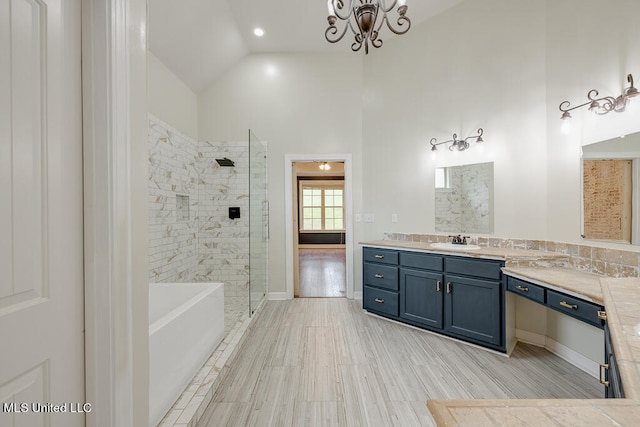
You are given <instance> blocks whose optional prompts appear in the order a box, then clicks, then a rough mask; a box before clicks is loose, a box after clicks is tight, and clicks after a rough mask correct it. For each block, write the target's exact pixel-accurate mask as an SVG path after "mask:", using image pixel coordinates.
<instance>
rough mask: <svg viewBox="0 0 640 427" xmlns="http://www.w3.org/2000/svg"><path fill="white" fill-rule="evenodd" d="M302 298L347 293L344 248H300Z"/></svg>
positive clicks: (300, 293) (342, 295) (339, 295)
mask: <svg viewBox="0 0 640 427" xmlns="http://www.w3.org/2000/svg"><path fill="white" fill-rule="evenodd" d="M298 259H299V261H298V262H299V271H300V291H299V296H300V298H311V297H344V296H346V295H347V285H346V276H345V274H346V273H345V262H346V260H345V251H344V249H299V250H298Z"/></svg>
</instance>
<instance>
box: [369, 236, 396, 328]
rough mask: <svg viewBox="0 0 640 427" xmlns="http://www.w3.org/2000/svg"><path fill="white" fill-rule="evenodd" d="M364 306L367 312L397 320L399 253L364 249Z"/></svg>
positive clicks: (387, 250)
mask: <svg viewBox="0 0 640 427" xmlns="http://www.w3.org/2000/svg"><path fill="white" fill-rule="evenodd" d="M362 259H363V266H362V269H363V272H362V276H363V287H362V305H363V307H364V309H365V310H367V311H371V312H372V313H377V314H380V315H383V316H386V317H392V318H397V317H398V310H399V301H398V289H399V286H398V251H395V250H389V249H377V248H364V249H363V250H362Z"/></svg>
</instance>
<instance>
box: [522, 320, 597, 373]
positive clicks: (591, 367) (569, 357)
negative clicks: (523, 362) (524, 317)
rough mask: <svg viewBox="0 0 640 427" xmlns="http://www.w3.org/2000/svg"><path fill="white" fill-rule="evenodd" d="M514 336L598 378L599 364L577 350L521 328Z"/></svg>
mask: <svg viewBox="0 0 640 427" xmlns="http://www.w3.org/2000/svg"><path fill="white" fill-rule="evenodd" d="M516 338H517V340H518V341H519V342H523V343H526V344H531V345H535V346H537V347H543V348H544V349H546V350H548V351H549V352H551V353H553V354H555V355H556V356H558V357H559V358H561V359H564V360H566V361H567V362H569V363H571V364H572V365H573V366H575V367H577V368H578V369H580V370H582V371H584V372H585V373H587V374H589V375H591V376H592V377H594V378H598V376H599V374H600V372H599V369H600V364H598V363H597V362H594V361H593V360H591V359H589V358H588V357H585V356H584V355H582V354H580V353H578V352H577V351H575V350H573V349H571V348H569V347H567V346H565V345H563V344H560V343H559V342H557V341H555V340H553V339H551V338H549V337H547V336H546V335H542V334H536V333H533V332H528V331H524V330H522V329H516Z"/></svg>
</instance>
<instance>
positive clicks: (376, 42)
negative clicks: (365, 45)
mask: <svg viewBox="0 0 640 427" xmlns="http://www.w3.org/2000/svg"><path fill="white" fill-rule="evenodd" d="M371 44H372V45H373V47H375V48H378V47H381V46H382V39H379V38H378V32H377V31H374V32H373V33H372V34H371Z"/></svg>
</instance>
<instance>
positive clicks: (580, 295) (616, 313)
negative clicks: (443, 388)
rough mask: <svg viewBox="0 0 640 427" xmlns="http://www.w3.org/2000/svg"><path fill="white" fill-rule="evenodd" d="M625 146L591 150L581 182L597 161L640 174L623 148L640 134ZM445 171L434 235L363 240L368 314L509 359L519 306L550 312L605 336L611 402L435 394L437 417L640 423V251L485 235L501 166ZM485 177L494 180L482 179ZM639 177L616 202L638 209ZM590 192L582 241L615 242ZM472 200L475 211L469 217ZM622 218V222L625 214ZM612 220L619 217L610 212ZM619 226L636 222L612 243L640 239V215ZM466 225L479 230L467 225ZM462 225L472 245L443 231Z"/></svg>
mask: <svg viewBox="0 0 640 427" xmlns="http://www.w3.org/2000/svg"><path fill="white" fill-rule="evenodd" d="M633 138H635V139H633ZM630 141H635V142H630ZM618 142H619V141H617V140H612V141H605V142H603V143H599V144H594V145H593V146H586V147H584V156H583V157H584V162H585V163H584V169H583V171H584V184H583V187H590V186H592V185H593V183H592V182H591V181H589V180H588V177H587V174H588V171H587V169H588V168H590V167H591V166H587V161H589V162H592V161H593V160H596V159H600V158H602V159H611V158H612V157H614V158H620V159H629V161H630V163H632V164H633V168H632V170H633V173H634V174H636V175H637V174H638V173H639V172H638V169H639V167H638V165H637V162H638V158H639V157H640V154H639V153H636V152H633V151H631V152H629V150H628V149H627V150H626V152H625V147H627V148H628V147H630V146H632V147H640V134H635V135H632V136H627V138H626V141H625V143H624V144H619V143H618ZM629 144H631V145H629ZM456 168H464V169H465V170H464V171H462V170H461V169H456ZM443 169H445V170H443V171H436V174H437V175H438V174H440V176H437V177H436V200H435V211H436V221H435V224H436V233H437V234H434V235H403V234H390V235H386V236H385V239H384V240H376V241H368V242H362V243H361V244H362V246H363V307H364V309H365V310H367V311H368V312H370V313H372V314H375V315H379V316H383V317H385V318H388V319H392V320H394V321H398V322H402V323H406V324H408V325H411V326H415V327H419V328H423V329H426V330H429V331H431V332H435V333H438V334H442V335H445V336H448V337H451V338H455V339H458V340H462V341H465V342H468V343H471V344H473V345H477V346H481V347H484V348H487V349H490V350H492V351H497V352H500V353H506V354H509V353H510V352H511V350H512V349H513V348H514V347H515V344H516V341H517V337H516V317H517V313H516V307H517V306H518V305H520V304H523V305H525V304H529V306H531V305H532V304H533V305H539V306H543V307H546V308H547V309H550V310H553V311H554V312H558V313H562V314H563V315H565V316H569V317H571V318H573V319H576V320H578V321H580V322H581V323H583V324H585V325H589V326H590V327H592V328H596V329H594V331H596V330H601V331H602V333H600V334H598V333H597V332H596V333H595V334H593V335H592V334H589V336H595V337H602V338H599V339H602V340H603V341H604V345H603V349H604V351H603V353H604V354H603V355H602V359H601V361H600V369H599V377H600V382H601V383H602V384H603V386H604V390H605V392H604V394H603V399H526V400H518V399H515V400H430V401H428V402H427V406H428V408H429V410H430V411H431V413H432V415H433V417H434V419H435V420H436V422H437V424H438V425H473V426H482V425H487V426H493V425H516V424H518V423H524V424H529V425H551V424H554V423H555V421H554V420H557V419H562V420H565V421H566V422H568V423H570V424H571V425H581V426H584V425H588V426H591V425H593V426H596V425H597V426H600V425H611V424H612V423H616V422H617V423H619V425H634V424H636V423H637V420H638V419H639V418H640V278H639V277H638V268H639V263H640V261H639V257H640V252H637V250H636V249H637V248H633V247H630V248H629V249H632V250H616V249H605V248H600V247H596V246H591V245H578V244H575V245H571V244H564V243H556V242H544V241H542V242H541V241H522V240H518V241H513V240H509V239H495V238H491V237H482V235H486V234H491V233H492V232H493V212H492V209H493V207H492V206H493V194H492V193H493V168H492V165H491V167H489V166H487V164H479V165H466V166H464V167H453V168H443ZM447 169H449V170H447ZM465 176H466V177H469V176H472V177H473V179H468V180H467V181H469V182H470V184H471V182H472V183H473V185H474V188H473V189H472V190H468V189H465V188H464V187H465V185H464V183H463V184H462V187H456V186H459V185H460V184H459V183H456V180H458V181H459V178H460V177H465ZM479 177H484V178H486V181H483V183H482V184H481V185H478V182H479V181H480V180H479ZM463 180H464V179H463ZM630 182H635V183H636V184H634V186H633V188H628V191H629V200H628V201H623V202H621V203H619V205H622V206H621V210H622V211H624V210H625V209H627V208H626V207H625V204H626V203H632V206H633V209H632V210H633V212H638V211H640V209H638V206H639V203H640V202H639V201H638V199H639V197H638V188H636V187H637V182H640V180H638V179H637V177H636V179H634V180H631V181H630ZM606 185H607V186H610V185H612V184H611V183H607V184H606ZM587 190H588V191H592V192H595V193H598V192H599V190H598V189H596V190H595V191H594V190H593V189H592V188H591V189H587ZM465 192H467V193H465ZM586 192H587V191H585V192H584V193H585V194H584V195H583V208H584V214H583V227H582V234H583V238H585V239H590V238H591V239H593V238H597V239H598V240H603V239H607V237H606V236H603V235H602V234H598V235H597V236H596V235H595V234H594V233H602V230H603V226H600V225H598V224H594V223H593V221H594V220H593V218H590V217H588V210H589V209H588V208H589V207H588V206H587V205H588V204H589V203H592V202H591V201H589V200H587V199H588V196H587V195H586ZM596 203H597V201H596ZM464 206H467V207H470V209H471V211H469V212H465V208H463V207H464ZM632 210H631V209H629V212H631V211H632ZM451 212H456V213H457V214H458V215H451V214H450V213H451ZM621 215H622V217H624V215H625V214H624V212H623V213H622V214H621ZM605 216H606V217H609V218H610V217H611V216H612V214H610V213H608V214H607V215H605ZM620 221H621V223H622V221H625V222H627V221H628V222H627V225H626V231H625V233H626V234H625V235H624V236H623V237H622V238H621V237H619V236H615V237H610V238H609V239H607V240H616V241H620V240H624V239H628V240H627V243H629V244H638V242H637V236H638V235H639V234H640V233H638V229H639V228H638V227H639V226H638V218H637V215H636V217H634V218H630V217H629V218H625V219H621V220H620ZM469 225H472V226H473V227H475V228H473V227H472V229H468V228H465V227H466V226H469ZM605 228H606V227H605ZM620 228H621V229H622V228H623V227H620ZM458 232H461V233H465V234H466V233H469V234H472V235H473V234H476V236H475V237H471V238H469V239H468V241H467V243H471V245H464V244H451V241H452V236H450V235H448V234H445V233H454V234H457V233H458ZM462 237H464V236H462ZM454 240H455V239H454ZM465 240H466V239H465ZM584 243H589V242H587V241H585V242H584ZM591 243H594V242H591ZM595 244H597V243H595ZM585 260H587V261H585ZM626 276H629V277H626ZM524 300H526V301H525V302H522V301H524ZM592 374H593V373H592ZM559 380H562V379H559ZM604 397H607V399H604Z"/></svg>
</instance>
